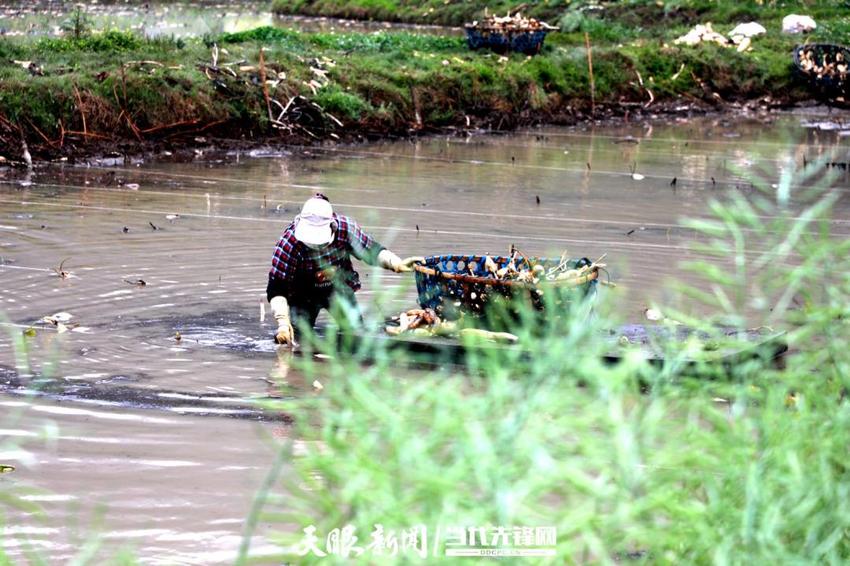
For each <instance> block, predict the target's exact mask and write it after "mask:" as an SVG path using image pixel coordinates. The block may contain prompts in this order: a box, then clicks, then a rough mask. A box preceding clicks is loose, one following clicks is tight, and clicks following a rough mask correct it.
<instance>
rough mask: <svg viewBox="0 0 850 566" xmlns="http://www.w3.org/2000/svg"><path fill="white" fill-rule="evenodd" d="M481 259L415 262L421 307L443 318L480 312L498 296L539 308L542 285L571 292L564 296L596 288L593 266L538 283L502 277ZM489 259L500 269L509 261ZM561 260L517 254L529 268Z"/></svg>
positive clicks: (570, 263)
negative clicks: (571, 276)
mask: <svg viewBox="0 0 850 566" xmlns="http://www.w3.org/2000/svg"><path fill="white" fill-rule="evenodd" d="M484 258H485V256H480V255H440V256H431V257H428V258H425V263H424V264H416V265H415V266H414V269H415V270H416V289H417V291H418V292H419V304H420V305H421V306H422V308H431V309H434V310H435V311H437V313H438V314H440V315H441V316H443V317H447V318H454V317H455V315H456V314H457V313H458V312H459V311H466V312H472V313H474V314H481V313H483V312H484V311H485V310H486V308H487V306H488V304H490V303H491V302H492V301H493V300H495V299H498V298H508V299H513V298H520V299H522V298H526V299H530V301H531V304H532V305H534V307H535V308H537V309H542V308H543V301H542V297H543V289H544V288H546V287H557V288H559V289H567V290H569V291H570V292H569V293H568V294H566V296H575V297H576V298H581V297H584V296H585V295H587V294H588V293H589V292H591V291H593V290H595V286H596V280H597V278H598V277H599V271H598V269H596V268H594V269H592V270H589V271H588V272H587V273H585V274H584V275H582V276H580V277H577V278H574V279H561V280H542V281H540V283H539V284H537V285H534V284H531V283H525V282H521V281H516V280H510V279H507V280H503V279H497V278H496V277H495V276H494V275H493V274H491V273H487V272H486V271H485V268H484V261H485V260H484ZM490 259H492V260H493V261H494V262H495V263H496V264H497V265H498V266H499V268H503V267H505V266H507V265H508V263H509V262H510V258H509V257H503V256H490ZM560 263H561V260H559V259H547V258H535V257H530V258H522V257H520V259H519V260H517V267H518V268H519V269H530V268H531V266H533V265H542V266H543V267H544V268H546V269H547V270H548V269H551V268H554V267H557V266H558V265H559V264H560ZM566 263H567V265H566V268H567V269H578V268H580V267H583V266H587V265H590V264H591V262H590V260H589V259H587V258H582V259H576V260H572V259H571V260H566ZM561 296H564V295H561Z"/></svg>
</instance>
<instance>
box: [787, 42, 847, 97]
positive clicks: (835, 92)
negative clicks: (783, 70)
mask: <svg viewBox="0 0 850 566" xmlns="http://www.w3.org/2000/svg"><path fill="white" fill-rule="evenodd" d="M794 68H795V70H796V72H797V76H799V77H801V78H802V79H803V80H805V81H807V82H808V83H809V84H810V85H811V87H812V88H813V89H814V90H815V91H816V92H817V93H818V94H819V95H820V96H822V97H824V98H828V99H832V100H835V101H837V102H847V100H845V99H848V98H850V96H848V94H850V92H848V87H850V48H848V47H845V46H843V45H835V44H832V43H809V44H805V45H798V46H796V47H795V48H794Z"/></svg>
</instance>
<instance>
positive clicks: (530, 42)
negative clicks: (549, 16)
mask: <svg viewBox="0 0 850 566" xmlns="http://www.w3.org/2000/svg"><path fill="white" fill-rule="evenodd" d="M550 31H553V30H549V29H539V30H534V31H521V30H501V29H499V30H496V29H490V28H487V27H484V26H470V25H467V27H466V44H467V45H468V46H469V48H470V49H481V48H483V47H488V48H490V49H491V50H493V51H495V52H496V53H507V52H508V51H515V52H517V53H524V54H526V55H537V54H538V53H540V50H541V49H542V48H543V41H544V40H545V39H546V34H547V33H549V32H550Z"/></svg>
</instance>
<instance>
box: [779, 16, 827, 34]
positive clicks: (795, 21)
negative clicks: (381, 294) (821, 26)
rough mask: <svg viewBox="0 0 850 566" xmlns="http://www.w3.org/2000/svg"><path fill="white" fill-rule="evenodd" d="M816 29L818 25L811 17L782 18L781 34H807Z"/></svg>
mask: <svg viewBox="0 0 850 566" xmlns="http://www.w3.org/2000/svg"><path fill="white" fill-rule="evenodd" d="M817 27H818V25H817V24H816V23H815V20H814V19H812V17H811V16H800V15H798V14H788V15H787V16H785V17H784V18H782V33H807V32H810V31H813V30H815V29H816V28H817Z"/></svg>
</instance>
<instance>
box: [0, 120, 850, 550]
mask: <svg viewBox="0 0 850 566" xmlns="http://www.w3.org/2000/svg"><path fill="white" fill-rule="evenodd" d="M835 119H836V116H835V115H832V116H830V117H829V120H832V121H827V119H826V117H825V116H821V115H815V114H811V115H806V114H795V115H790V114H789V115H783V116H780V117H777V118H775V119H771V120H769V121H764V120H762V121H756V120H747V119H744V118H730V119H703V120H692V121H687V122H681V123H675V122H674V123H655V124H653V125H634V126H627V127H616V128H614V127H596V128H574V129H563V128H543V129H534V130H529V131H523V132H518V133H515V134H511V135H481V136H473V137H470V138H468V139H463V138H432V139H427V140H420V141H416V142H408V141H403V142H392V143H382V144H374V145H369V146H358V147H337V148H310V149H305V148H287V149H286V150H280V149H268V148H259V149H257V150H255V151H253V152H250V154H248V153H242V154H232V155H227V156H222V157H220V158H214V159H211V160H197V161H194V162H191V163H174V162H168V161H167V160H165V159H163V160H161V161H155V162H150V163H133V162H128V163H121V164H115V165H114V166H108V167H107V166H97V167H94V166H93V167H59V166H57V167H50V168H45V169H39V170H37V171H36V172H34V173H33V174H32V175H31V176H29V177H24V176H22V175H21V174H19V173H16V172H12V171H2V172H0V175H2V177H0V181H2V182H0V311H2V312H3V313H4V314H5V316H6V317H7V319H8V321H9V322H8V323H5V324H4V327H5V328H4V330H8V331H9V332H4V333H3V334H2V335H0V383H5V384H6V385H5V386H4V387H5V392H4V393H3V394H2V396H0V404H2V406H3V409H2V412H0V415H3V416H2V417H0V429H3V430H0V452H2V454H0V456H2V457H0V463H11V464H13V465H16V466H17V467H18V470H17V471H16V472H14V474H10V475H6V476H4V477H3V478H2V480H0V482H2V484H0V487H3V488H5V487H7V486H10V485H16V486H21V485H27V486H34V487H36V488H37V489H38V490H40V491H39V493H37V494H31V495H30V497H31V501H32V502H35V503H38V504H39V505H40V506H41V507H42V508H43V509H44V510H45V511H46V515H47V519H45V520H43V521H42V520H38V519H36V518H34V517H32V516H28V515H26V514H21V513H19V512H18V513H13V514H12V515H11V517H10V521H9V523H8V526H7V527H6V530H5V531H4V532H5V534H6V536H5V537H3V544H4V550H5V551H6V552H8V553H9V554H11V555H12V556H19V555H20V553H22V552H23V551H24V549H25V548H26V545H31V546H32V547H34V548H36V549H38V551H39V552H41V553H42V554H43V555H44V556H45V557H46V558H47V559H48V561H49V562H56V561H61V560H64V559H67V557H68V556H70V555H71V554H73V553H74V552H76V551H77V550H78V549H79V548H80V544H81V543H80V539H79V537H80V536H82V535H81V534H80V533H88V532H96V533H100V535H101V536H102V538H103V540H104V544H105V545H106V548H107V549H110V551H112V550H114V549H115V548H118V547H123V546H127V547H130V548H132V549H133V550H134V552H135V553H136V554H137V555H138V556H139V557H140V558H141V559H142V560H144V561H145V562H147V563H157V562H169V563H190V564H209V563H216V562H227V561H229V560H231V559H232V557H233V556H234V553H235V552H236V549H237V548H238V546H239V542H240V539H239V535H240V532H241V529H242V521H241V519H242V517H244V516H245V514H246V512H247V510H248V508H249V505H250V501H251V497H252V495H253V492H254V491H255V490H256V489H257V487H258V486H259V485H260V482H261V481H262V477H263V472H264V471H265V470H266V469H267V468H268V467H269V465H270V462H271V461H272V459H273V450H272V447H271V446H270V444H269V443H268V442H267V440H265V439H266V438H268V437H269V436H271V437H281V436H286V435H287V434H288V433H289V430H290V429H289V428H288V426H287V424H286V423H287V421H286V419H285V417H284V416H281V415H276V414H271V413H268V412H266V411H262V410H261V409H258V408H257V407H256V405H255V404H254V401H255V400H258V399H259V400H262V399H264V398H266V397H267V396H268V395H269V394H270V392H273V391H275V388H274V387H271V386H270V384H269V382H274V381H275V380H277V381H278V382H280V380H282V379H285V380H286V383H287V384H288V385H290V386H291V388H290V390H291V391H294V392H295V394H296V395H311V394H314V393H313V392H312V390H311V388H310V386H309V384H306V383H304V379H303V378H302V377H301V376H299V375H298V374H297V373H296V372H293V371H287V368H286V367H285V365H284V364H282V363H281V360H280V359H279V358H278V356H277V354H276V353H275V347H274V345H273V344H272V342H271V339H270V338H271V332H272V330H273V328H272V324H271V321H270V319H269V318H268V317H266V319H265V320H264V321H261V303H263V295H264V287H265V280H266V273H267V269H268V262H269V257H270V253H271V251H272V247H273V245H274V243H275V240H276V238H277V236H278V234H279V232H280V231H281V229H282V228H283V227H284V226H285V224H286V223H287V222H288V221H289V220H290V219H291V217H292V216H293V214H294V213H295V211H296V210H297V208H298V206H299V204H300V203H301V202H302V201H303V200H304V199H305V198H306V197H308V196H310V195H311V194H313V193H314V192H316V191H321V192H323V193H325V194H326V195H328V196H329V197H330V199H331V201H332V202H333V203H334V204H335V206H336V207H337V210H339V211H340V212H342V213H345V214H349V215H352V216H354V217H356V218H357V219H358V220H359V221H360V222H361V223H362V224H363V225H365V226H366V227H367V228H368V230H369V231H370V232H372V233H373V234H374V235H375V236H376V237H377V238H378V239H379V240H380V241H382V242H383V243H385V244H386V245H388V246H389V247H390V248H391V249H393V250H394V251H396V252H397V253H398V254H399V255H402V256H404V255H412V254H423V255H428V254H438V253H446V252H458V251H460V252H488V253H500V252H503V251H506V250H507V249H508V247H509V246H510V245H511V244H515V245H516V246H518V247H519V248H520V249H521V250H523V251H524V252H526V253H528V254H533V255H543V254H560V253H561V252H562V251H564V250H568V251H569V252H570V254H571V255H585V256H588V257H592V258H595V257H598V256H600V255H602V254H603V253H607V254H608V258H609V264H610V265H611V275H612V277H613V279H614V280H615V281H617V282H618V283H620V284H621V285H622V289H621V290H620V291H618V293H620V304H621V310H622V313H623V317H624V318H625V319H626V320H630V321H639V320H640V318H641V312H642V310H643V308H644V307H645V306H646V305H647V304H648V301H649V300H651V299H653V298H663V297H664V294H665V292H664V290H663V289H664V284H665V283H666V282H667V281H668V280H669V279H670V278H671V277H678V278H686V277H687V275H686V274H685V273H684V272H683V271H681V270H680V269H679V268H678V267H677V264H678V262H680V261H681V260H683V259H687V258H688V257H689V252H688V251H687V244H688V241H689V238H690V237H691V235H690V234H689V233H687V232H685V231H683V230H681V229H680V228H679V227H678V220H679V219H680V218H682V217H683V216H701V215H705V214H706V212H707V202H708V200H709V199H711V198H712V197H717V196H722V195H723V194H724V191H726V190H728V189H730V188H734V187H735V186H736V185H737V187H738V190H741V191H747V190H749V188H748V181H745V180H743V179H744V176H746V174H747V173H753V172H758V173H759V174H761V175H763V176H766V177H767V178H769V179H776V178H778V174H779V172H780V171H781V170H782V169H784V168H788V167H790V166H791V165H792V164H794V163H802V161H803V159H804V156H805V159H806V160H807V161H813V160H814V159H816V158H817V156H819V155H822V154H832V155H834V156H835V158H834V159H835V160H836V161H847V159H848V158H847V148H846V142H845V140H846V139H847V138H846V137H845V134H844V132H843V131H842V129H841V128H842V126H841V125H840V124H839V123H837V122H835ZM633 172H634V173H637V174H639V175H642V176H643V178H639V179H636V178H634V176H633ZM674 178H675V179H676V182H675V184H673V183H672V181H673V179H674ZM835 185H836V187H838V188H839V190H841V191H847V190H848V189H850V180H848V178H847V177H846V175H844V176H841V177H839V179H838V180H837V181H836V182H835ZM538 201H539V202H538ZM849 212H850V198H847V197H844V196H843V197H842V199H841V201H840V202H839V205H838V211H837V214H836V218H837V220H836V221H835V222H834V229H835V231H836V232H837V233H839V234H844V235H846V234H848V233H850V214H848V213H849ZM63 261H64V263H63ZM60 264H61V268H62V270H63V271H65V272H67V273H68V276H67V277H65V278H61V277H58V276H57V275H56V272H55V269H58V268H59V266H60ZM54 268H55V269H54ZM360 271H361V275H362V278H363V280H364V289H363V291H362V292H361V293H360V294H359V296H360V300H361V303H362V304H363V305H364V306H365V307H366V311H367V315H368V317H370V318H373V319H375V318H380V317H381V316H382V313H386V312H392V311H398V310H400V309H401V308H404V307H408V306H412V305H413V304H414V302H415V292H414V290H413V282H412V277H410V276H409V275H405V276H403V275H395V274H385V273H377V272H375V271H374V270H372V269H370V268H369V267H368V266H360ZM139 280H143V281H144V282H145V285H144V286H140V285H139V284H138V281H139ZM386 290H390V291H392V294H391V296H389V297H384V298H383V299H382V300H383V307H382V309H383V310H382V309H379V308H377V307H376V306H375V305H374V304H373V302H374V299H375V297H376V296H377V295H378V294H379V291H386ZM60 311H64V312H68V313H70V314H72V315H73V318H72V319H71V322H72V323H76V324H78V326H76V327H73V328H70V330H69V331H67V332H63V333H58V332H57V331H56V329H55V328H53V327H48V326H44V325H38V324H36V323H37V321H38V320H39V319H41V318H42V317H44V316H46V315H50V314H53V313H56V312H60ZM33 324H36V329H37V330H36V336H35V337H31V338H27V339H26V343H27V347H28V357H27V358H28V359H27V360H26V361H27V362H28V363H24V362H25V360H23V359H21V358H20V357H16V356H15V355H13V352H12V347H11V340H10V338H9V336H10V334H9V333H13V334H15V335H18V334H19V333H21V332H22V331H23V330H25V329H26V328H28V327H30V326H31V325H33ZM69 326H70V325H69ZM177 333H179V335H180V339H179V340H178V339H177ZM33 376H34V377H33ZM51 376H52V377H54V378H55V379H54V380H53V381H51V382H49V383H48V384H47V385H43V386H42V387H41V389H40V390H39V391H41V393H39V394H38V395H39V396H38V397H36V401H35V403H34V404H33V405H32V406H27V405H26V404H25V403H24V400H25V398H26V397H25V394H26V393H27V392H30V393H32V394H36V393H35V392H34V391H35V388H34V387H32V382H31V379H41V378H45V377H51ZM17 411H21V414H20V415H19V416H14V415H13V413H16V412H17ZM3 419H5V420H6V421H7V422H1V421H2V420H3ZM45 428H46V430H47V431H48V432H49V431H53V433H52V434H50V435H48V436H49V437H50V439H49V441H44V440H43V439H42V438H41V436H40V435H41V431H43V430H45ZM10 443H17V444H19V446H18V447H17V448H14V447H12V446H11V444H10ZM74 524H76V525H77V527H75V528H71V527H69V525H74ZM75 529H76V530H75ZM267 534H268V533H267V532H266V531H265V530H264V527H263V526H262V525H261V526H260V529H259V532H258V534H257V537H256V540H255V543H254V546H255V547H257V548H259V549H263V548H267V546H268V540H267V537H266V535H267ZM104 552H106V551H104Z"/></svg>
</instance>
